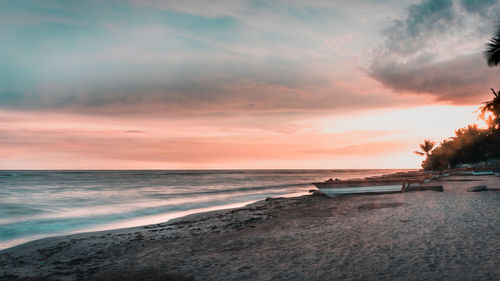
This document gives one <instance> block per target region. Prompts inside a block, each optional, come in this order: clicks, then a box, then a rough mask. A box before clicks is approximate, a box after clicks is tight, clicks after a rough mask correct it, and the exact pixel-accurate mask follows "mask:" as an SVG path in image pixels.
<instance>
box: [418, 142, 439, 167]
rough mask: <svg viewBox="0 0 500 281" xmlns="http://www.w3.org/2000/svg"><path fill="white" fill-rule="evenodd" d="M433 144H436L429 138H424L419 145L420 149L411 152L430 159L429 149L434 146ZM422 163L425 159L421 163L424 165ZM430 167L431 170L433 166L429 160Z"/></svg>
mask: <svg viewBox="0 0 500 281" xmlns="http://www.w3.org/2000/svg"><path fill="white" fill-rule="evenodd" d="M434 145H436V143H435V142H433V141H431V140H424V143H423V144H421V145H420V149H421V150H422V151H418V150H417V151H414V152H413V153H415V154H417V155H420V156H424V155H425V156H426V157H427V158H426V160H429V161H430V159H431V151H432V149H433V148H434ZM424 163H425V161H424V162H423V163H422V166H424ZM430 168H431V170H433V167H432V161H431V162H430Z"/></svg>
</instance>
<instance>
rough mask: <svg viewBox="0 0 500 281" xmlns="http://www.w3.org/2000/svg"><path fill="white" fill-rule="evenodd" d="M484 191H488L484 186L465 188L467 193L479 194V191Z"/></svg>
mask: <svg viewBox="0 0 500 281" xmlns="http://www.w3.org/2000/svg"><path fill="white" fill-rule="evenodd" d="M485 190H488V187H487V186H486V185H477V186H473V187H469V188H467V191H468V192H480V191H485Z"/></svg>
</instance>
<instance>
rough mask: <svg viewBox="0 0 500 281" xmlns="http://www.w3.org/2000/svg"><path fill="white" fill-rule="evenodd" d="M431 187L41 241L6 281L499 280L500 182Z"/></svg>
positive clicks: (0, 259)
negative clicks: (473, 188)
mask: <svg viewBox="0 0 500 281" xmlns="http://www.w3.org/2000/svg"><path fill="white" fill-rule="evenodd" d="M431 184H432V185H436V184H440V185H443V187H444V191H443V192H435V191H419V192H408V193H395V194H383V195H346V196H342V197H338V198H328V197H322V196H302V197H295V198H278V199H271V200H266V201H261V202H257V203H255V204H252V205H249V206H247V207H244V208H238V209H233V210H222V211H214V212H209V213H204V214H197V215H191V216H188V217H185V218H182V219H178V220H174V221H170V222H167V223H163V224H157V225H150V226H143V227H136V228H130V229H122V230H114V231H102V232H95V233H83V234H76V235H71V236H63V237H55V238H48V239H43V240H38V241H33V242H30V243H27V244H23V245H20V246H17V247H14V248H10V249H7V250H4V251H1V252H0V280H340V279H341V280H388V279H389V280H499V278H500V259H499V257H500V208H499V206H500V190H499V188H500V178H498V177H493V176H475V177H474V176H470V177H463V176H462V177H446V178H442V180H440V181H433V182H432V183H431ZM477 185H487V186H488V188H490V189H491V190H487V191H483V192H474V193H473V192H467V191H466V188H468V187H471V186H477ZM495 188H496V190H495Z"/></svg>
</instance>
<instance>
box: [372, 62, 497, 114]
mask: <svg viewBox="0 0 500 281" xmlns="http://www.w3.org/2000/svg"><path fill="white" fill-rule="evenodd" d="M371 71H372V72H371V75H372V77H373V78H375V79H377V80H378V81H380V82H382V83H383V84H384V85H386V86H389V87H391V88H393V89H395V90H396V91H399V92H401V93H411V94H424V95H433V96H435V97H436V99H437V100H438V101H447V102H451V103H454V104H477V102H478V101H482V100H484V99H485V98H486V97H488V96H489V95H490V93H489V90H488V89H489V88H490V87H497V86H498V82H499V81H498V71H497V70H496V69H491V68H488V66H487V65H486V64H485V63H484V58H483V55H482V53H476V54H470V55H461V56H457V57H454V58H452V59H448V60H445V61H432V60H431V61H428V60H426V59H421V60H419V59H418V58H417V59H413V60H410V61H407V62H397V61H390V62H386V63H376V64H374V65H372V68H371Z"/></svg>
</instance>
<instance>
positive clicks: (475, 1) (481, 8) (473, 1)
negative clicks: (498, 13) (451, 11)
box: [461, 0, 497, 16]
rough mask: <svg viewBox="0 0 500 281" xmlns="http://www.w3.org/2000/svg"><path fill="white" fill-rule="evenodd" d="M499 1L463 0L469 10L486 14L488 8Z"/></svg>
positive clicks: (464, 5)
mask: <svg viewBox="0 0 500 281" xmlns="http://www.w3.org/2000/svg"><path fill="white" fill-rule="evenodd" d="M496 3H497V0H462V1H461V4H462V6H463V7H464V8H465V9H466V10H467V11H469V12H475V13H478V14H479V15H482V16H484V15H486V14H487V13H488V10H489V9H490V8H491V7H492V6H493V5H495V4H496Z"/></svg>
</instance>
